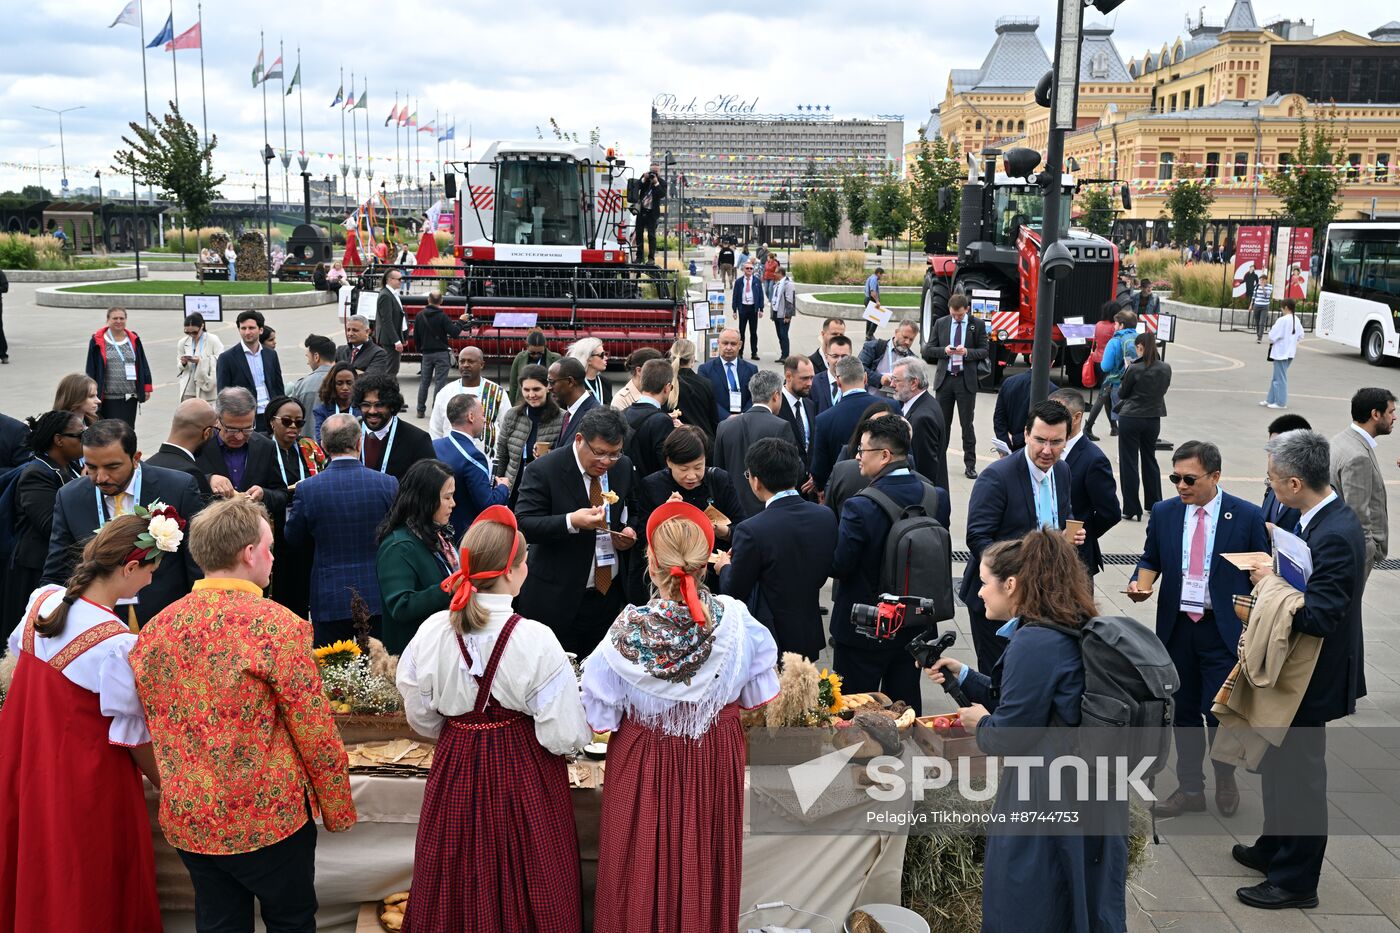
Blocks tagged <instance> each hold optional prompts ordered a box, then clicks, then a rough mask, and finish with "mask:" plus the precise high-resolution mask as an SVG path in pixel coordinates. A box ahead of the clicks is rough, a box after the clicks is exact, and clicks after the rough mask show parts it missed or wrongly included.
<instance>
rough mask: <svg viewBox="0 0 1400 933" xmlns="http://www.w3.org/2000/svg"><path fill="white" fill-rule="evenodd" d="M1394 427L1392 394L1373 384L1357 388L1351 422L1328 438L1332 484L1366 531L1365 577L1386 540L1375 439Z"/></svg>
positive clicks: (1387, 532)
mask: <svg viewBox="0 0 1400 933" xmlns="http://www.w3.org/2000/svg"><path fill="white" fill-rule="evenodd" d="M1394 428H1395V394H1394V393H1393V392H1391V391H1390V390H1389V389H1381V388H1375V387H1372V388H1366V389H1357V390H1356V394H1355V395H1353V396H1352V397H1351V425H1350V426H1349V427H1348V428H1347V429H1346V430H1345V431H1343V432H1342V433H1340V434H1338V435H1337V436H1336V437H1334V438H1332V441H1331V450H1332V485H1333V487H1335V488H1336V490H1337V493H1338V494H1339V495H1340V496H1341V497H1342V501H1343V502H1345V503H1346V504H1347V505H1348V506H1350V507H1351V510H1352V511H1353V512H1355V513H1356V517H1357V518H1358V519H1360V521H1361V528H1362V530H1364V531H1365V532H1366V562H1365V569H1364V571H1363V576H1364V577H1366V578H1369V577H1370V575H1371V568H1372V567H1374V566H1375V565H1376V564H1377V563H1379V562H1380V561H1382V560H1384V559H1385V555H1386V550H1387V547H1388V545H1389V543H1390V516H1389V513H1388V511H1387V508H1386V500H1385V477H1384V476H1383V475H1382V474H1381V464H1380V460H1379V459H1377V457H1376V438H1378V437H1380V436H1381V435H1383V434H1389V433H1390V432H1391V431H1392V430H1393V429H1394ZM1288 530H1289V531H1292V529H1291V528H1290V529H1288Z"/></svg>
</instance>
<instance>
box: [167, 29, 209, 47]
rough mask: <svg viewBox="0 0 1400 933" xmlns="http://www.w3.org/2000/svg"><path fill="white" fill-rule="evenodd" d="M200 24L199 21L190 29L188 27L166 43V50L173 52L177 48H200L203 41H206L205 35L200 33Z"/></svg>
mask: <svg viewBox="0 0 1400 933" xmlns="http://www.w3.org/2000/svg"><path fill="white" fill-rule="evenodd" d="M199 25H200V24H199V23H195V24H194V25H193V26H191V27H190V28H189V29H186V30H185V31H184V32H182V33H180V34H179V35H178V36H176V37H175V39H174V40H173V41H171V42H167V43H165V50H166V51H167V52H173V51H175V50H176V49H197V48H199V47H200V45H201V43H202V42H203V41H204V39H203V36H202V35H201V34H200V28H199Z"/></svg>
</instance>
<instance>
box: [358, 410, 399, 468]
mask: <svg viewBox="0 0 1400 933" xmlns="http://www.w3.org/2000/svg"><path fill="white" fill-rule="evenodd" d="M398 430H399V419H398V416H395V417H394V420H393V421H391V422H389V437H388V439H387V440H386V441H385V442H384V459H383V460H380V461H379V472H380V473H388V472H389V454H390V453H392V452H393V450H394V435H395V434H397V433H398ZM360 433H361V434H365V435H368V434H369V428H367V427H365V425H364V424H363V423H361V425H360ZM360 462H361V463H364V462H365V445H364V444H361V445H360Z"/></svg>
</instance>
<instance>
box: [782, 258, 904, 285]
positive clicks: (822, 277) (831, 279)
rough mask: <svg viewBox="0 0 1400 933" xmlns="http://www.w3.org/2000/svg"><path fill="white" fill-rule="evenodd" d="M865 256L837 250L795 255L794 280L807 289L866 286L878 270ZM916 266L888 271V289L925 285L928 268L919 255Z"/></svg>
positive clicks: (886, 273)
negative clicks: (827, 286) (923, 264)
mask: <svg viewBox="0 0 1400 933" xmlns="http://www.w3.org/2000/svg"><path fill="white" fill-rule="evenodd" d="M865 255H866V254H865V252H864V251H863V250H858V249H848V250H836V251H833V252H829V253H823V252H807V251H803V252H800V253H794V254H793V256H792V269H791V271H792V280H793V281H794V282H801V283H803V284H804V285H864V284H865V280H866V279H868V278H869V277H870V273H871V272H873V271H875V268H874V266H867V265H866V264H865ZM914 255H915V264H914V265H913V266H911V267H904V268H898V269H896V268H893V264H892V263H891V267H889V268H886V269H885V284H886V285H922V284H923V283H924V267H923V266H921V265H919V264H918V256H919V255H920V254H919V253H918V252H917V251H916V252H915V254H914Z"/></svg>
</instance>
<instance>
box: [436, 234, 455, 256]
mask: <svg viewBox="0 0 1400 933" xmlns="http://www.w3.org/2000/svg"><path fill="white" fill-rule="evenodd" d="M433 242H434V243H436V244H437V251H438V253H439V254H440V255H443V256H446V255H449V254H450V253H451V252H452V231H450V230H435V231H433Z"/></svg>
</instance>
